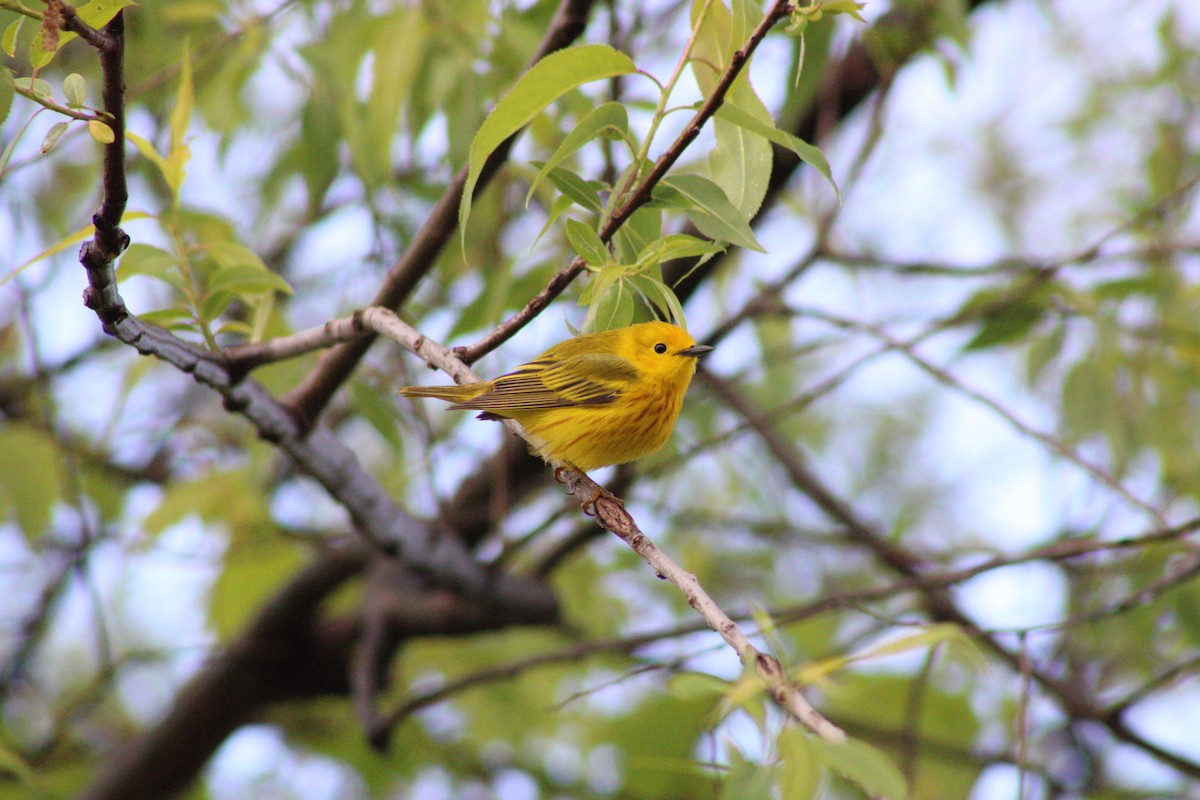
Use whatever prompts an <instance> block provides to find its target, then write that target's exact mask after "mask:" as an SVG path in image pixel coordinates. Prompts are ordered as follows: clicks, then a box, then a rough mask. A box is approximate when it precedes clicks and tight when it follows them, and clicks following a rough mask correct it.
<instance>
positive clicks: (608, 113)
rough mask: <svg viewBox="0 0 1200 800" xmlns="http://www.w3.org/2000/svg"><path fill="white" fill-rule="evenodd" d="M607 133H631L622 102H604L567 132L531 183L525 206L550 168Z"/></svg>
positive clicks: (627, 116) (621, 134)
mask: <svg viewBox="0 0 1200 800" xmlns="http://www.w3.org/2000/svg"><path fill="white" fill-rule="evenodd" d="M605 134H612V135H616V136H618V137H620V136H627V135H628V134H629V115H628V114H627V113H626V111H625V106H624V105H622V104H621V103H603V104H601V105H600V106H599V107H598V108H595V109H593V110H592V111H591V112H590V113H588V114H587V115H586V116H584V118H583V119H581V120H580V121H579V124H578V125H576V126H575V128H574V130H572V131H571V132H570V133H568V134H567V136H566V138H564V139H563V141H562V144H560V145H559V146H558V148H557V149H556V150H555V151H554V154H553V155H551V156H550V159H549V160H548V161H547V162H546V163H545V164H544V165H542V168H541V169H540V170H539V171H538V174H537V176H536V177H535V178H534V179H533V182H532V183H530V184H529V193H528V194H526V195H525V206H526V207H527V208H528V206H529V200H530V198H531V197H533V193H534V190H536V189H537V187H538V185H539V184H540V183H541V182H542V181H543V180H544V179H545V178H546V176H547V175H548V174H549V172H550V170H552V169H554V168H555V167H557V166H558V165H559V164H560V163H562V162H563V161H565V160H566V159H567V158H570V157H571V155H573V154H574V153H575V152H576V151H578V150H579V149H580V148H581V147H583V146H584V145H585V144H587V143H588V142H590V141H591V140H592V139H595V138H596V137H598V136H603V135H605Z"/></svg>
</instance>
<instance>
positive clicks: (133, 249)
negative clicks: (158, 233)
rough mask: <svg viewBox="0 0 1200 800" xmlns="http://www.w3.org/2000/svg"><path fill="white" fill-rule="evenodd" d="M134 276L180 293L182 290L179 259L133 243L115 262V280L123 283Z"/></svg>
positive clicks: (154, 248)
mask: <svg viewBox="0 0 1200 800" xmlns="http://www.w3.org/2000/svg"><path fill="white" fill-rule="evenodd" d="M135 275H145V276H146V277H148V278H154V279H155V280H158V281H162V282H163V283H167V284H170V285H171V286H173V287H175V288H176V289H179V290H180V291H182V290H183V289H184V285H183V280H182V279H181V278H180V275H179V259H178V258H176V257H175V255H174V254H173V253H168V252H167V251H166V250H163V249H161V248H158V247H154V246H153V245H149V244H143V243H141V242H135V243H134V244H131V245H129V249H127V250H126V251H125V252H124V253H122V254H121V258H120V260H119V261H118V262H117V280H118V281H123V280H125V279H126V278H132V277H133V276H135Z"/></svg>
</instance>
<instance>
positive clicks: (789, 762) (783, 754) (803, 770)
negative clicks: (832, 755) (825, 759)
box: [776, 727, 821, 800]
mask: <svg viewBox="0 0 1200 800" xmlns="http://www.w3.org/2000/svg"><path fill="white" fill-rule="evenodd" d="M810 741H811V739H810V738H809V737H808V736H805V735H804V734H802V733H800V731H798V730H796V729H795V728H791V727H789V728H784V729H783V731H782V732H780V734H779V739H778V741H777V743H776V745H777V747H778V748H779V756H780V759H781V760H782V761H783V771H782V775H781V776H780V787H779V788H780V789H781V790H782V794H783V796H784V797H786V798H787V800H808V798H812V797H816V796H817V790H818V789H820V788H821V762H820V761H819V760H818V759H817V755H816V753H815V752H813V748H812V747H810V746H809V744H810Z"/></svg>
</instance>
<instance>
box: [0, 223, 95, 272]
mask: <svg viewBox="0 0 1200 800" xmlns="http://www.w3.org/2000/svg"><path fill="white" fill-rule="evenodd" d="M92 232H93V229H92V226H91V225H86V226H84V227H82V228H80V229H79V230H77V231H74V232H73V233H69V234H67V236H65V237H64V238H62V239H59V240H58V241H57V242H55V243H54V244H52V245H50V246H49V247H47V248H46V249H45V250H43V251H42V252H40V253H38V254H37V255H36V256H34V257H33V258H31V259H29V260H28V261H26V262H25V263H24V264H22V265H21V266H19V267H17V268H16V269H14V270H13V271H12V272H10V273H8V274H7V275H5V276H4V278H3V279H0V286H3V285H4V284H5V283H7V282H8V281H10V280H12V279H13V278H15V277H17V276H18V275H20V274H21V272H22V271H24V270H25V269H26V268H27V267H29V266H31V265H33V264H36V263H37V262H39V261H41V260H42V259H43V258H49V257H50V256H52V255H54V254H55V253H61V252H62V251H63V250H66V249H67V248H68V247H70V246H71V245H73V244H79V243H80V242H82V241H83V240H84V239H86V238H88V237H89V236H91V235H92Z"/></svg>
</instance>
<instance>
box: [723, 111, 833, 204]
mask: <svg viewBox="0 0 1200 800" xmlns="http://www.w3.org/2000/svg"><path fill="white" fill-rule="evenodd" d="M716 116H717V119H719V120H725V121H727V122H732V123H733V124H734V125H737V126H738V127H741V128H745V129H746V130H747V131H749V132H750V133H753V134H756V135H758V136H761V137H763V138H764V139H767V140H768V141H771V142H774V143H775V144H777V145H779V146H780V147H783V148H785V149H787V150H791V151H792V152H793V153H795V154H796V157H797V158H799V159H800V160H801V161H803V162H804V163H805V164H808V165H809V166H810V167H812V168H813V169H815V170H816V171H817V172H819V173H821V176H822V177H824V178H825V180H827V181H829V185H830V186H832V187H833V190H834V192H836V193H837V196H838V200H839V201H840V200H841V198H842V192H841V190H840V189H839V188H838V185H837V181H835V180H834V179H833V172H832V170H831V169H830V168H829V161H828V160H826V158H825V154H824V153H822V152H821V150H820V148H818V147H817V146H816V145H811V144H809V143H808V142H806V141H804V140H803V139H801V138H800V137H799V136H793V135H792V134H790V133H788V132H787V131H781V130H779V129H778V128H776V127H775V126H774V125H773V124H766V123H764V122H763V121H762V120H760V119H758V118H757V117H755V116H754V115H753V114H750V113H749V112H747V111H745V110H743V109H741V108H738V107H737V106H736V105H733V104H730V103H725V104H724V105H722V106H721V107H720V108H718V109H717V115H716Z"/></svg>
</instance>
